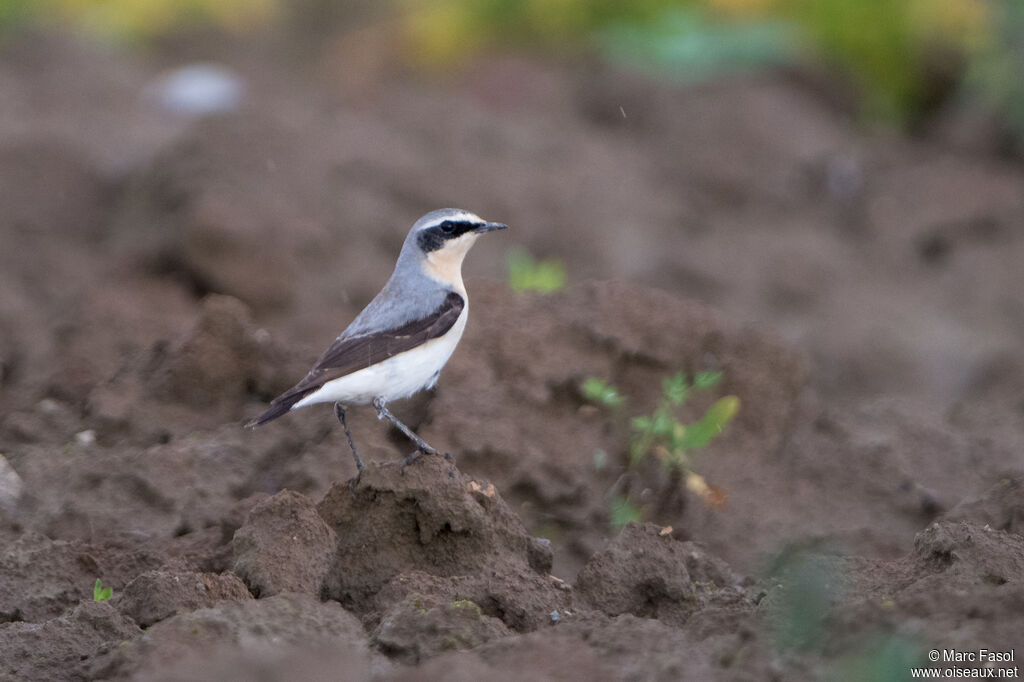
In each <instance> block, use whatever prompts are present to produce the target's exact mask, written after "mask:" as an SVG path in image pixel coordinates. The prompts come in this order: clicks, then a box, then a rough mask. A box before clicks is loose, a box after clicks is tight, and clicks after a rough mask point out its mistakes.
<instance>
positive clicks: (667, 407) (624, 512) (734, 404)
mask: <svg viewBox="0 0 1024 682" xmlns="http://www.w3.org/2000/svg"><path fill="white" fill-rule="evenodd" d="M721 381H722V373H721V372H700V373H698V374H697V375H695V376H694V378H693V381H692V382H691V381H690V380H689V379H688V378H687V376H686V375H685V374H683V373H682V372H680V373H677V374H675V375H674V376H671V377H666V378H664V379H663V380H662V383H661V388H662V398H661V401H660V402H659V403H658V406H657V408H655V410H654V412H653V413H652V414H650V415H641V416H637V417H634V418H633V419H632V421H631V422H630V447H629V460H628V464H629V467H631V468H635V467H638V466H639V465H640V463H641V462H643V461H644V460H645V459H647V458H648V457H654V458H656V459H657V460H658V461H659V462H661V464H662V470H663V471H664V472H666V474H667V477H668V479H669V480H670V481H673V480H681V481H682V482H683V483H684V484H685V486H686V488H687V489H688V490H690V491H691V492H693V493H695V494H697V495H698V496H699V497H701V498H702V499H703V500H704V501H705V502H707V503H708V504H711V505H713V506H720V505H722V504H724V502H725V495H724V494H723V493H722V491H721V490H720V489H718V488H716V487H714V486H711V485H709V484H708V483H707V481H705V480H704V478H703V477H702V476H701V475H700V474H698V473H697V472H695V471H694V470H693V467H692V459H691V456H690V453H691V452H692V451H694V450H697V449H700V448H703V447H705V446H706V445H708V443H710V442H711V441H712V440H713V439H714V438H715V437H716V436H718V434H720V433H721V432H722V430H723V429H724V428H725V426H726V425H727V424H728V423H729V422H730V421H731V420H732V419H733V418H734V417H735V416H736V413H737V412H738V411H739V406H740V401H739V398H737V397H736V396H733V395H729V396H725V397H723V398H719V399H718V400H716V401H715V402H714V403H713V404H712V405H711V406H710V407H709V408H708V409H707V410H706V411H705V413H704V415H703V416H702V417H701V418H700V419H698V420H696V421H694V422H690V423H683V422H681V421H680V420H679V418H678V417H677V415H676V412H677V411H678V410H679V409H680V408H681V407H682V406H683V405H684V404H685V403H686V402H687V400H689V399H690V397H691V396H692V395H693V394H694V393H696V392H703V391H708V390H711V389H713V388H715V387H717V386H718V385H719V384H720V383H721ZM580 393H581V394H582V395H583V397H584V398H586V399H587V400H589V401H590V402H592V403H594V404H596V405H600V406H602V407H606V408H610V409H614V410H619V409H620V408H622V407H623V406H624V405H625V404H626V398H625V396H623V395H622V394H621V393H620V392H619V391H618V389H617V388H615V387H614V386H613V385H611V384H610V383H608V382H606V381H604V380H602V379H598V378H596V377H590V378H588V379H586V380H585V381H584V382H583V384H582V385H581V387H580ZM595 468H596V469H598V470H601V469H603V468H604V465H603V462H602V466H597V459H596V458H595ZM610 511H611V520H612V525H613V526H616V527H618V526H623V525H625V524H627V523H629V522H630V521H638V520H640V518H641V517H642V513H641V511H640V509H638V508H637V507H635V506H634V505H633V504H632V503H631V502H630V500H629V498H628V495H616V496H614V497H613V498H612V501H611V510H610Z"/></svg>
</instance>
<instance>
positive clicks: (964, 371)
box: [0, 35, 1024, 680]
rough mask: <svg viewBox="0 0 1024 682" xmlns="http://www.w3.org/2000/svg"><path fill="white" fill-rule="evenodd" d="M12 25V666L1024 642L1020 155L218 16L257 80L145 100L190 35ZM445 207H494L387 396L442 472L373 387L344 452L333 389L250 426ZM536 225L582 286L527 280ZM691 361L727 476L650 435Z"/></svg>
mask: <svg viewBox="0 0 1024 682" xmlns="http://www.w3.org/2000/svg"><path fill="white" fill-rule="evenodd" d="M0 51H2V55H0V215H3V216H4V218H3V220H2V221H0V230H2V231H0V238H2V242H0V389H2V390H0V455H2V458H0V515H2V516H0V519H2V522H0V679H18V680H58V679H72V680H77V679H110V680H124V679H140V680H181V679H219V680H229V679H238V680H249V679H255V678H257V677H258V679H275V680H276V679H280V680H285V679H288V680H291V679H324V678H327V679H377V680H390V679H394V680H399V679H401V680H424V679H445V680H453V679H454V680H462V679H466V680H469V679H480V678H482V677H485V676H486V677H487V678H488V679H494V680H519V679H590V680H606V679H607V680H616V679H630V680H676V679H722V680H734V679H750V680H765V679H771V680H775V679H786V680H788V679H794V680H795V679H809V678H810V679H904V678H905V677H907V676H908V674H909V673H908V671H909V667H910V665H912V664H918V663H922V664H923V663H926V660H925V658H924V655H925V652H927V651H928V650H929V649H931V648H939V649H957V650H960V651H976V650H978V649H980V648H986V649H990V650H1009V649H1012V648H1013V647H1015V646H1016V645H1018V644H1019V643H1020V642H1021V641H1024V639H1022V637H1024V617H1022V615H1021V614H1024V540H1022V538H1021V535H1020V534H1021V532H1022V525H1024V520H1022V519H1024V492H1022V491H1024V474H1022V467H1024V401H1022V396H1024V350H1022V349H1024V343H1022V340H1024V305H1022V303H1021V297H1020V296H1019V292H1020V291H1022V290H1024V268H1021V267H1020V263H1021V262H1022V260H1024V218H1022V216H1024V211H1022V209H1024V172H1022V170H1021V169H1020V167H1018V166H1015V165H1011V164H1008V163H1005V162H1002V161H999V160H996V159H994V158H991V157H989V156H985V155H983V154H980V153H978V152H977V150H975V151H971V150H969V149H964V148H963V147H962V146H961V147H956V148H954V147H952V146H950V145H948V144H947V143H946V142H945V141H944V139H940V138H937V137H935V138H932V139H920V140H908V139H904V138H901V137H898V136H894V135H891V134H886V133H870V134H869V133H865V132H863V131H861V130H859V129H858V128H857V127H856V126H855V125H853V124H852V123H851V122H850V121H848V120H846V119H845V118H844V117H843V116H842V115H840V114H838V113H837V112H835V111H834V110H832V109H830V108H829V106H828V105H826V104H825V103H824V102H823V100H822V99H820V98H819V97H818V95H817V94H816V93H815V92H813V91H812V90H811V89H809V87H808V86H807V85H806V84H804V83H803V82H802V81H799V80H798V79H793V78H792V77H790V76H786V75H779V74H775V75H763V76H759V77H749V78H741V79H736V80H731V81H727V82H722V83H717V84H713V85H705V86H700V87H692V88H688V89H679V88H673V87H669V86H665V85H658V84H655V83H651V82H649V81H647V80H645V79H643V78H641V77H639V76H635V75H630V74H623V73H618V72H612V71H608V70H606V69H600V68H594V69H591V70H588V71H582V72H581V71H570V70H567V69H565V68H561V67H554V66H550V65H541V64H537V63H533V62H528V61H524V60H513V59H507V60H495V61H490V62H485V63H482V64H481V65H479V66H477V67H475V68H474V69H473V70H472V71H469V72H464V73H462V74H461V75H460V76H459V77H458V78H455V79H452V80H450V81H449V82H446V83H444V84H436V83H435V84H424V83H422V82H415V81H412V80H409V79H404V78H399V77H388V78H386V79H384V80H381V81H374V82H378V83H380V84H379V85H378V86H376V87H370V86H368V85H367V84H366V82H363V81H360V79H359V78H356V77H354V76H353V77H352V78H348V79H340V80H339V79H337V78H335V76H336V75H337V73H338V70H339V69H340V68H341V66H340V65H339V64H338V63H336V62H335V61H332V60H331V58H329V57H328V58H325V60H324V61H323V62H318V63H317V64H315V65H312V66H310V65H308V64H307V65H304V66H303V67H302V69H301V70H300V69H295V70H292V69H293V68H295V65H294V64H292V63H291V62H288V61H287V60H283V59H280V58H279V55H276V56H275V54H273V53H269V54H268V53H266V52H264V51H257V50H254V49H252V48H249V47H245V46H238V45H225V44H217V45H216V46H210V45H200V46H199V47H197V48H194V51H195V52H196V53H198V54H200V55H201V56H203V57H207V58H216V59H220V60H224V61H226V62H228V63H230V64H232V65H233V67H234V68H235V69H236V70H237V71H238V72H239V73H240V74H241V75H242V76H243V77H244V78H245V79H246V82H247V85H248V98H247V103H246V104H245V105H244V106H243V108H242V109H241V110H239V111H237V112H235V113H231V114H225V115H221V116H216V117H211V118H207V119H203V120H199V121H188V120H185V119H182V118H178V117H175V116H171V115H170V114H167V113H161V112H159V111H157V110H155V109H153V108H152V106H151V104H150V103H147V100H146V99H145V98H144V97H142V96H140V92H142V91H143V90H144V86H145V85H146V84H147V83H149V82H151V81H152V79H153V78H155V76H156V75H157V73H158V72H159V70H160V68H161V67H163V66H169V65H175V64H177V63H178V60H177V59H175V58H174V57H172V56H170V55H168V54H164V55H159V56H157V55H150V56H143V55H139V54H118V53H113V54H111V53H105V52H102V51H99V50H97V49H96V48H91V47H84V46H82V45H80V44H78V43H76V42H75V41H73V40H69V39H67V38H64V37H56V36H45V35H39V36H33V37H32V38H31V39H25V40H20V41H17V42H14V43H9V44H6V45H4V46H3V47H2V48H0ZM327 54H334V53H332V52H330V51H328V52H327ZM338 54H345V52H344V51H340V52H338ZM282 64H286V65H285V66H282ZM356 75H358V74H356ZM620 106H621V107H622V110H623V111H625V112H626V115H625V117H623V116H622V114H621V112H620ZM951 120H956V117H955V116H954V117H952V118H951ZM935 129H936V130H947V133H944V134H948V135H950V138H951V139H953V138H955V139H958V140H960V139H961V138H962V136H959V137H958V136H957V135H954V134H953V133H949V132H948V126H947V127H943V126H936V128H935ZM444 205H456V206H464V207H466V208H469V209H471V210H474V211H477V212H479V213H480V214H482V215H484V216H487V217H490V218H493V219H497V220H502V221H504V222H507V223H509V224H510V225H511V226H512V229H511V230H509V231H508V232H506V233H501V234H500V235H496V236H494V237H489V238H488V239H486V240H482V242H481V243H480V245H478V247H477V248H476V249H475V250H474V253H473V254H472V255H471V256H470V258H469V260H468V263H467V267H466V278H467V281H468V287H469V290H470V296H471V300H472V319H471V321H470V323H469V328H468V331H467V333H466V336H465V338H464V340H463V342H462V344H461V346H460V347H459V349H458V351H457V352H456V354H455V356H454V357H453V359H452V361H451V363H450V364H449V366H448V367H447V368H446V369H445V371H444V373H443V375H442V378H441V382H440V385H439V387H438V388H437V389H436V390H435V391H434V392H432V393H431V394H429V395H425V396H422V397H419V398H417V399H414V400H411V401H409V402H408V403H406V404H398V405H396V406H395V409H396V412H398V414H399V415H400V416H401V417H403V418H405V419H406V420H408V422H409V423H410V424H411V425H412V426H413V427H414V428H416V429H417V430H418V432H419V433H420V434H421V435H422V436H423V437H424V438H426V439H427V440H428V441H429V442H431V443H434V444H435V445H437V446H439V447H442V448H444V449H445V450H448V451H449V452H451V453H452V454H453V455H454V456H455V461H456V462H457V467H456V465H455V463H453V462H451V461H449V460H446V459H444V458H441V457H430V456H423V457H420V458H419V459H418V460H417V461H415V462H414V463H412V464H411V465H409V466H408V467H406V468H405V469H403V468H401V466H400V465H399V463H400V461H401V459H402V457H404V456H405V455H406V454H408V450H409V447H408V444H407V443H406V442H404V441H403V440H402V438H401V437H400V435H398V434H395V433H390V432H388V431H387V430H385V428H384V427H383V425H381V424H380V423H378V422H377V420H376V419H375V416H374V415H373V412H372V410H370V409H368V408H354V409H353V410H352V412H351V414H352V417H351V420H350V424H351V426H352V429H353V431H354V433H355V437H356V440H357V442H358V443H359V446H360V448H361V451H362V455H363V458H364V460H366V461H368V462H370V464H369V465H368V467H367V469H366V471H365V472H364V473H363V475H362V477H361V478H360V479H359V480H358V482H354V481H352V480H351V479H352V477H353V475H354V473H355V472H354V467H353V465H352V462H351V457H350V456H349V453H348V451H347V446H346V444H345V441H344V436H343V434H342V433H341V430H340V429H339V428H338V425H337V423H336V421H335V420H334V418H333V415H332V414H331V412H330V410H329V409H328V408H326V407H324V408H322V409H321V408H311V409H307V410H302V411H300V412H297V413H295V414H291V415H288V416H287V417H285V418H284V419H282V420H279V421H278V422H275V423H273V424H272V425H270V426H267V427H265V428H261V429H259V430H255V431H245V430H243V429H242V428H240V425H241V423H242V422H243V421H244V419H245V418H246V417H250V416H252V415H254V414H256V413H258V412H259V410H260V409H261V407H262V406H263V405H264V404H265V402H266V401H267V400H268V399H269V398H271V397H273V396H274V395H275V394H276V393H277V392H278V391H280V390H283V389H284V388H287V387H288V386H289V385H290V384H291V383H293V382H294V381H295V380H296V379H298V378H299V377H301V376H302V374H303V373H304V372H305V370H306V369H307V368H308V366H309V364H310V363H311V362H312V361H313V360H314V359H315V357H316V355H317V353H318V352H319V351H320V350H322V347H323V346H325V345H326V343H328V342H329V341H330V340H331V339H332V338H333V337H334V335H336V334H337V332H338V330H339V329H340V328H342V327H343V326H344V325H345V324H346V322H347V321H348V320H349V319H351V317H352V316H353V315H354V314H355V313H356V312H358V310H359V309H360V308H361V306H363V305H365V303H366V302H367V301H368V300H369V299H370V298H371V297H372V296H373V294H374V293H375V292H376V290H377V289H378V288H379V287H380V285H381V284H382V283H383V280H384V279H385V277H386V276H387V274H388V273H389V271H390V268H391V266H392V264H393V259H394V257H395V254H396V253H397V250H398V248H399V246H400V244H401V240H402V239H403V238H404V235H405V231H406V229H407V226H408V225H409V224H411V222H412V220H414V219H415V218H416V217H417V216H418V215H420V214H421V213H423V212H425V211H426V210H429V209H432V208H436V207H439V206H444ZM512 245H522V246H525V247H527V248H529V250H530V251H532V252H533V253H535V254H540V255H543V256H544V257H557V258H560V259H562V260H563V261H564V262H565V263H566V265H567V268H568V271H569V274H570V279H571V282H572V283H571V284H570V286H569V287H568V288H567V289H566V290H565V291H563V292H560V293H557V294H555V295H552V296H547V297H543V296H538V295H530V294H517V293H514V292H512V291H510V290H509V289H508V288H507V287H506V286H505V285H504V284H503V283H501V282H500V279H501V276H502V272H503V261H502V254H503V253H504V251H505V250H506V249H507V248H509V247H510V246H512ZM708 368H720V369H721V370H723V372H724V375H725V381H724V383H723V385H721V386H719V387H717V388H716V389H715V394H714V395H709V396H705V397H703V398H700V399H697V400H695V401H694V402H693V404H691V405H688V406H687V410H688V416H689V417H694V416H697V415H699V414H700V413H701V411H702V410H703V409H704V408H706V407H707V405H708V404H709V403H710V400H712V399H714V398H716V397H718V396H721V395H727V394H732V395H736V396H738V397H739V399H740V401H741V408H740V412H739V414H738V417H737V419H736V420H735V422H733V423H732V424H731V425H730V426H729V427H728V429H727V430H726V431H725V433H724V434H723V435H722V436H721V437H720V438H718V439H717V440H715V441H714V443H713V444H712V445H711V446H710V447H709V448H707V449H706V450H705V451H702V452H701V453H700V454H699V455H698V456H697V458H696V465H695V466H696V469H697V470H698V471H699V472H700V473H701V474H702V475H703V476H704V477H705V478H706V479H707V480H708V481H709V482H711V483H712V484H714V485H715V486H718V487H719V488H720V489H721V490H722V491H723V492H724V494H725V496H726V497H725V503H724V505H721V506H709V505H707V504H705V503H704V502H703V501H702V500H701V499H700V498H698V497H695V496H693V495H692V494H691V493H689V492H685V491H684V490H683V489H682V488H681V487H680V486H679V485H678V482H676V481H672V480H669V479H667V477H666V476H665V475H664V473H663V472H662V471H661V470H659V469H658V468H657V467H654V466H652V467H650V468H644V467H634V468H629V467H628V466H627V462H628V433H627V430H626V427H625V423H626V419H627V418H628V416H629V415H631V414H640V413H643V412H645V411H649V410H651V409H652V408H653V407H654V405H655V404H656V401H657V400H658V396H659V392H660V390H661V388H660V386H661V379H662V378H663V377H665V376H667V375H669V374H672V373H675V372H677V371H684V372H687V373H691V374H692V373H694V372H697V371H700V370H703V369H708ZM590 376H596V377H601V378H604V379H608V380H610V381H611V382H612V383H614V384H615V385H617V386H618V387H619V388H620V390H621V391H622V392H623V394H625V395H627V396H629V404H628V407H627V408H625V410H624V411H623V412H622V413H621V414H615V413H613V412H610V411H608V410H604V409H601V408H597V407H595V406H593V405H590V404H588V403H587V401H586V400H585V399H584V398H583V397H582V395H581V393H580V386H581V384H582V382H583V380H584V379H586V378H587V377H590ZM597 452H604V453H605V460H604V463H603V464H602V463H601V461H600V458H597V459H596V458H595V453H597ZM627 491H628V492H629V493H630V494H631V496H632V497H633V499H634V500H636V501H637V502H638V504H640V505H641V507H642V511H643V513H644V514H645V516H646V519H647V520H648V521H649V522H648V523H643V524H632V525H629V526H626V527H625V528H624V529H622V531H621V532H619V531H618V530H616V529H613V528H612V527H611V523H610V512H609V510H610V501H611V498H612V497H613V496H614V495H615V494H616V493H623V492H627ZM97 578H101V579H102V581H103V584H104V585H105V586H109V587H112V588H113V591H114V597H113V598H112V599H111V600H110V601H108V602H94V601H93V599H92V589H93V585H94V583H95V581H96V579H97Z"/></svg>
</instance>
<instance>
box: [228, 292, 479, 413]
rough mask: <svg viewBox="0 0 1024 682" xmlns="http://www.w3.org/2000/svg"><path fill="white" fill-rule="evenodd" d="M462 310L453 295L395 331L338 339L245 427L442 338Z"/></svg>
mask: <svg viewBox="0 0 1024 682" xmlns="http://www.w3.org/2000/svg"><path fill="white" fill-rule="evenodd" d="M465 306H466V302H465V301H464V300H463V299H462V297H461V296H459V295H458V294H457V293H455V292H454V291H453V292H450V293H449V294H448V296H447V297H446V298H445V299H444V302H443V303H442V304H441V305H440V306H439V307H438V308H437V310H435V311H434V312H432V313H431V314H429V315H427V316H426V317H423V318H421V319H417V320H412V321H411V322H407V323H406V324H404V325H402V326H401V327H399V328H398V329H388V330H384V331H379V332H374V333H372V334H359V335H355V336H350V337H341V338H338V339H337V340H336V341H335V342H334V343H333V344H331V347H330V348H328V349H327V351H326V352H325V353H324V354H323V356H321V358H320V359H319V360H318V361H317V363H316V364H315V365H313V369H311V370H309V373H308V374H307V375H306V376H305V378H303V380H302V381H300V382H299V383H297V384H296V385H295V386H293V387H292V388H290V389H288V390H287V391H285V392H284V393H282V394H281V395H279V396H278V397H276V398H274V400H272V401H271V403H270V408H269V409H268V410H267V411H266V412H264V413H263V414H261V415H260V416H258V417H256V418H255V419H252V420H250V421H249V422H248V423H247V424H246V426H247V427H250V428H251V427H254V426H260V425H261V424H266V423H267V422H269V421H271V420H273V419H277V418H278V417H280V416H281V415H282V414H284V413H285V412H287V411H288V410H290V409H291V408H292V405H294V404H295V403H297V402H299V401H300V400H302V399H303V398H305V397H306V396H307V395H309V394H310V393H313V392H314V391H317V390H319V389H320V388H321V387H322V386H323V385H324V384H326V383H327V382H329V381H333V380H334V379H340V378H341V377H343V376H345V375H347V374H351V373H352V372H357V371H359V370H361V369H366V368H367V367H369V366H371V365H375V364H377V363H378V362H382V361H383V360H387V359H388V358H390V357H393V356H395V355H398V354H399V353H402V352H405V351H407V350H412V349H413V348H416V347H417V346H419V345H421V344H423V343H426V342H427V341H429V340H431V339H436V338H438V337H439V336H443V335H444V334H445V333H446V332H447V331H448V330H449V329H451V328H452V326H454V325H455V321H456V320H458V319H459V315H461V314H462V309H463V308H464V307H465Z"/></svg>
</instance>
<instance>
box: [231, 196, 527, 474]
mask: <svg viewBox="0 0 1024 682" xmlns="http://www.w3.org/2000/svg"><path fill="white" fill-rule="evenodd" d="M507 228H508V225H505V224H504V223H495V222H490V221H487V220H484V219H483V218H481V217H480V216H478V215H476V214H475V213H470V212H469V211H465V210H463V209H458V208H442V209H439V210H436V211H431V212H430V213H427V214H426V215H424V216H423V217H421V218H420V219H419V220H417V221H416V222H415V223H414V224H413V226H412V229H411V230H409V234H408V236H406V238H405V241H404V242H403V244H402V249H401V251H400V252H399V255H398V261H397V262H396V263H395V269H394V272H393V273H392V274H391V277H390V278H389V279H388V281H387V283H386V284H385V285H384V288H383V289H381V291H380V293H378V294H377V295H376V296H375V297H374V298H373V300H372V301H370V303H369V304H367V306H366V307H365V308H364V309H363V311H362V312H361V313H359V315H357V316H356V318H355V319H354V320H352V323H351V324H349V325H348V327H346V328H345V331H343V332H341V334H340V335H339V336H338V338H336V339H335V340H334V343H332V344H331V345H330V347H329V348H328V349H327V350H326V351H324V353H323V355H321V356H320V359H319V360H317V361H316V364H314V365H313V367H312V369H310V370H309V372H308V373H307V374H306V376H305V377H303V379H302V380H301V381H300V382H299V383H297V384H295V385H294V386H293V387H291V388H290V389H288V390H287V391H285V392H284V393H282V394H281V395H279V396H277V397H276V398H274V399H273V400H272V401H271V402H270V405H269V407H268V409H267V410H266V411H265V412H264V413H263V414H261V415H259V416H258V417H255V418H253V419H251V420H249V421H248V422H247V423H246V424H245V426H246V427H247V428H255V427H257V426H261V425H263V424H266V423H267V422H270V421H272V420H274V419H277V418H278V417H280V416H282V415H283V414H285V413H287V412H289V411H291V410H295V409H298V408H300V407H306V406H308V405H314V404H317V403H334V414H335V416H336V417H337V418H338V421H339V422H341V426H342V428H343V429H344V431H345V436H346V438H347V439H348V445H349V448H350V449H351V450H352V457H353V459H354V460H355V464H356V471H357V476H358V475H359V474H361V473H362V471H363V463H362V460H361V459H360V458H359V454H358V453H357V452H356V446H355V442H354V441H353V439H352V432H351V431H350V430H349V428H348V424H347V422H346V421H345V408H346V406H347V405H365V404H367V403H372V404H373V406H374V408H375V409H376V411H377V419H378V420H384V419H387V420H388V421H389V422H391V423H392V424H394V425H395V426H396V427H397V428H398V429H399V430H400V431H401V432H402V433H403V434H405V436H406V437H407V438H408V439H409V440H411V441H412V442H413V443H415V445H416V450H415V451H413V453H412V454H410V455H409V456H408V457H406V458H405V460H404V461H403V466H404V465H406V464H409V463H410V462H412V461H413V460H414V459H415V458H416V457H418V456H419V454H420V453H421V452H422V453H427V454H432V455H436V454H440V453H439V451H438V450H437V449H435V448H433V447H432V446H430V445H429V444H428V443H427V442H426V441H425V440H423V439H422V438H420V437H419V436H418V435H416V433H415V432H413V430H412V429H410V428H409V427H408V426H406V425H405V424H403V423H402V422H401V421H400V420H399V419H398V418H397V417H395V415H394V414H392V413H391V411H390V410H389V409H388V407H387V406H388V403H390V402H392V401H395V400H401V399H403V398H408V397H410V396H412V395H414V394H415V393H418V392H420V391H421V390H424V389H431V388H433V387H434V386H435V385H436V384H437V380H438V377H439V376H440V374H441V370H442V369H443V368H444V366H445V364H447V362H448V359H449V358H450V357H451V356H452V353H453V352H454V351H455V347H456V346H457V345H458V343H459V340H460V339H461V338H462V333H463V332H464V331H465V329H466V318H467V316H468V315H469V296H468V295H467V293H466V286H465V284H464V283H463V281H462V261H463V259H464V258H465V257H466V253H467V252H468V251H469V249H470V247H472V246H473V244H474V243H475V242H476V240H477V239H478V238H479V237H480V235H482V234H485V233H487V232H493V231H495V230H504V229H507Z"/></svg>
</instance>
